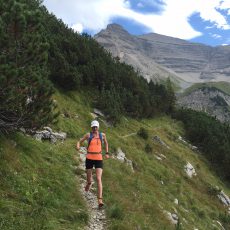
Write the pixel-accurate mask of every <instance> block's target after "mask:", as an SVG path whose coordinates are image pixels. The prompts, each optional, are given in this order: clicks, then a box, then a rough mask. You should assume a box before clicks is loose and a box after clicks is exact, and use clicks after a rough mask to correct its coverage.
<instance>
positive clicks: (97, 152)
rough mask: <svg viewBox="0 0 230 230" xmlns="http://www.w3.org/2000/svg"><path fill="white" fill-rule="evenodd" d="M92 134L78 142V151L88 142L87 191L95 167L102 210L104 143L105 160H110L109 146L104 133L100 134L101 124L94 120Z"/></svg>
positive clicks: (86, 164)
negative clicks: (103, 144)
mask: <svg viewBox="0 0 230 230" xmlns="http://www.w3.org/2000/svg"><path fill="white" fill-rule="evenodd" d="M91 128H92V132H90V133H87V134H85V135H84V136H83V138H81V139H80V140H79V141H78V142H77V146H76V148H77V150H79V149H80V146H81V144H82V143H83V142H84V141H85V140H88V147H87V155H86V162H85V166H86V174H87V184H86V186H85V191H86V192H87V191H89V190H90V188H91V185H92V181H93V177H92V172H93V167H95V171H96V178H97V193H98V206H99V208H101V207H102V206H103V205H104V203H103V200H102V181H101V177H102V171H103V158H102V142H104V143H105V151H106V154H105V158H109V145H108V142H107V139H106V135H105V134H104V133H100V132H99V122H98V121H96V120H94V121H92V122H91Z"/></svg>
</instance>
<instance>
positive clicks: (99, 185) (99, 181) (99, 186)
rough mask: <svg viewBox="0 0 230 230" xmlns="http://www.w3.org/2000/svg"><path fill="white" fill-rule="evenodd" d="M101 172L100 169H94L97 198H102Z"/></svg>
mask: <svg viewBox="0 0 230 230" xmlns="http://www.w3.org/2000/svg"><path fill="white" fill-rule="evenodd" d="M102 171H103V170H102V169H101V168H96V178H97V196H98V198H102V181H101V176H102Z"/></svg>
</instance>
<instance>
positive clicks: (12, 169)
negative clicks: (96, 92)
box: [0, 92, 230, 230]
mask: <svg viewBox="0 0 230 230" xmlns="http://www.w3.org/2000/svg"><path fill="white" fill-rule="evenodd" d="M87 95H88V94H87V93H80V92H71V93H69V94H63V93H60V92H56V94H55V96H54V99H55V101H56V104H57V108H58V110H59V111H60V117H59V121H58V123H57V124H56V125H54V126H52V128H53V130H55V131H64V132H66V133H67V140H66V141H65V142H64V143H63V144H62V143H60V142H58V143H57V144H56V145H52V144H50V143H49V142H42V143H41V142H38V141H35V140H33V139H32V138H31V137H28V136H23V134H17V135H15V136H11V137H8V138H7V139H6V138H3V137H1V153H0V154H1V155H0V156H1V163H0V164H1V168H0V172H1V174H2V177H1V187H0V194H1V209H2V210H1V214H0V218H1V219H0V221H1V229H42V228H43V229H44V228H45V229H82V228H83V226H85V225H86V222H87V218H88V216H87V211H86V208H85V204H84V201H83V199H82V197H81V195H80V193H79V180H78V179H77V178H76V172H77V175H78V176H79V177H81V176H82V175H83V174H84V171H80V170H76V169H75V166H78V161H75V160H74V159H75V158H77V156H78V154H79V153H77V151H76V150H75V149H74V146H75V143H76V140H77V139H79V138H80V137H81V136H82V135H83V134H85V133H86V132H88V131H89V124H90V121H91V120H92V119H93V117H92V114H91V113H92V112H93V106H92V100H91V99H90V98H92V97H91V96H87ZM98 119H99V121H100V130H101V131H103V132H105V133H106V135H107V139H108V141H109V146H110V152H111V154H112V155H113V156H114V159H113V158H111V159H108V160H105V162H104V174H103V186H104V195H103V197H104V201H105V203H106V213H107V217H108V228H109V229H122V230H123V229H124V230H125V229H127V230H128V229H130V230H133V229H153V230H157V229H167V230H168V229H169V230H170V229H175V228H176V226H175V225H173V224H172V223H171V222H170V221H169V220H168V218H167V215H166V213H165V212H166V211H167V212H170V213H172V214H176V215H177V216H178V217H179V222H180V223H181V225H180V227H181V228H182V229H195V228H197V229H221V228H220V226H219V225H218V223H217V222H216V221H220V222H221V223H222V224H223V226H225V228H226V229H228V228H229V216H227V214H225V213H226V210H227V209H226V208H225V207H224V206H223V205H222V204H221V202H220V201H219V199H218V198H217V196H216V193H215V191H216V190H215V186H219V188H221V189H223V190H224V191H225V193H227V194H230V190H229V188H227V187H226V186H225V185H224V184H223V182H221V181H220V179H218V177H216V176H215V174H214V173H213V172H212V169H211V168H210V167H209V165H208V163H207V162H206V161H205V159H204V158H203V156H202V154H201V153H197V152H195V151H193V150H192V149H191V147H190V146H189V145H188V143H184V142H182V141H180V140H179V139H178V137H179V135H180V136H182V137H183V134H184V130H183V127H182V125H181V124H180V123H178V122H177V121H175V120H172V119H170V118H169V117H158V118H155V119H151V120H140V121H137V120H133V119H130V118H123V119H122V121H121V123H120V124H118V125H117V126H116V127H108V126H106V125H105V123H104V122H103V121H105V120H106V119H105V117H103V116H101V117H99V118H98ZM141 127H142V128H144V129H145V130H146V131H147V133H148V138H147V139H143V138H142V137H141V136H140V135H137V134H136V133H137V132H138V131H139V130H140V128H141ZM154 136H157V137H159V138H160V140H161V141H163V142H164V143H165V144H166V145H162V144H160V143H159V142H157V141H156V140H153V137H154ZM86 145H87V143H85V146H86ZM167 146H168V147H167ZM118 148H120V149H121V150H122V151H123V152H124V153H125V155H126V157H127V159H129V160H131V161H132V164H133V168H134V171H132V169H131V168H130V167H129V166H127V164H125V163H122V162H120V161H118V160H117V159H115V155H116V152H117V149H118ZM162 154H163V155H162ZM157 157H158V159H157ZM159 157H160V158H161V160H160V159H159ZM187 162H190V163H191V164H192V165H193V166H194V168H195V170H196V173H197V176H195V177H193V178H189V177H188V176H187V175H186V173H185V171H184V166H185V165H186V164H187ZM175 199H177V200H178V204H176V203H174V201H175ZM25 226H29V227H28V228H25ZM33 226H35V228H33ZM215 226H216V227H215ZM177 229H180V228H179V226H178V227H177Z"/></svg>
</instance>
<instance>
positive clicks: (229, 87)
mask: <svg viewBox="0 0 230 230" xmlns="http://www.w3.org/2000/svg"><path fill="white" fill-rule="evenodd" d="M204 87H206V88H212V87H213V88H216V89H218V90H220V91H222V92H223V93H225V94H227V95H230V83H228V82H224V81H220V82H205V83H196V84H193V85H192V86H191V87H189V88H187V89H186V90H185V91H184V92H183V95H184V96H185V95H188V94H190V93H191V92H193V91H194V90H197V89H201V88H204Z"/></svg>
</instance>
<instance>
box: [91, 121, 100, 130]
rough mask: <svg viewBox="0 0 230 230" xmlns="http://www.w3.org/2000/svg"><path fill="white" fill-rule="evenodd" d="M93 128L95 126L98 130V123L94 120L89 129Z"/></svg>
mask: <svg viewBox="0 0 230 230" xmlns="http://www.w3.org/2000/svg"><path fill="white" fill-rule="evenodd" d="M95 126H97V127H98V128H99V122H98V121H96V120H94V121H92V122H91V127H95Z"/></svg>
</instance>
